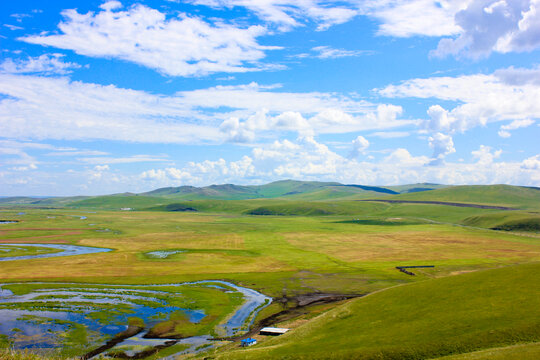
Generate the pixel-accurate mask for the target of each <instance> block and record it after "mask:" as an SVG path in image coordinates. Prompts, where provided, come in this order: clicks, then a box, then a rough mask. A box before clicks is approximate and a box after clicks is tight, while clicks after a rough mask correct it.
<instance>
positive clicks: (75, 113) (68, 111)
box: [0, 74, 219, 143]
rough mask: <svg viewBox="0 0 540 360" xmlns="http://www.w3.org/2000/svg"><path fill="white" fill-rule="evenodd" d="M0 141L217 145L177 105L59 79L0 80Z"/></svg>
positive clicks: (211, 132) (213, 135) (215, 135)
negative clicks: (54, 140) (0, 126)
mask: <svg viewBox="0 0 540 360" xmlns="http://www.w3.org/2000/svg"><path fill="white" fill-rule="evenodd" d="M0 93H2V94H5V95H7V96H8V98H4V99H2V100H1V101H0V122H1V123H2V124H3V126H2V127H3V128H2V136H4V137H9V138H14V139H28V138H30V139H70V140H77V139H105V140H120V141H136V142H162V143H185V142H200V141H208V140H217V139H219V132H218V131H217V129H214V128H213V127H211V126H205V125H197V124H193V123H190V122H188V121H185V120H184V119H183V116H188V115H190V114H191V113H190V111H189V109H188V108H186V107H185V106H184V105H183V104H182V101H181V99H178V98H174V97H165V96H159V95H150V94H148V93H145V92H143V91H135V90H128V89H121V88H117V87H115V86H112V85H109V86H102V85H96V84H86V83H82V82H70V81H69V80H67V79H65V78H46V77H36V76H17V75H1V74H0Z"/></svg>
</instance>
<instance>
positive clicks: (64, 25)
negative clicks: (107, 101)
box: [20, 1, 277, 76]
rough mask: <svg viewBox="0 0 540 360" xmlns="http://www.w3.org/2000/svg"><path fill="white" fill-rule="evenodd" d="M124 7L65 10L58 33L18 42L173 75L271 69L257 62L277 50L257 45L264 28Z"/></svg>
mask: <svg viewBox="0 0 540 360" xmlns="http://www.w3.org/2000/svg"><path fill="white" fill-rule="evenodd" d="M120 7H121V4H120V3H119V2H118V1H111V2H107V3H105V4H103V5H102V6H101V8H102V11H99V12H95V13H94V12H88V13H86V14H80V13H78V12H77V10H74V9H70V10H64V11H63V12H62V16H63V17H64V21H63V22H61V23H60V24H59V25H58V28H59V30H60V33H59V34H52V35H48V34H40V35H33V36H26V37H22V38H20V40H23V41H26V42H28V43H31V44H38V45H44V46H52V47H56V48H60V49H69V50H73V51H75V52H76V53H77V54H81V55H86V56H91V57H105V58H117V59H121V60H126V61H130V62H134V63H136V64H139V65H142V66H145V67H148V68H151V69H155V70H157V71H159V72H161V73H163V74H166V75H171V76H201V75H206V74H211V73H216V72H247V71H257V70H261V69H263V68H268V65H261V64H260V63H258V62H259V60H261V59H262V58H264V57H265V51H267V50H272V49H277V48H276V47H270V46H262V45H260V44H258V43H257V38H258V37H259V36H262V35H265V34H266V33H267V29H266V28H264V27H263V26H258V25H254V26H248V27H238V26H235V25H230V24H225V23H223V22H217V23H216V24H210V23H208V22H206V21H204V20H202V19H200V18H197V17H190V16H188V15H186V14H180V15H178V16H176V17H172V18H167V16H166V14H164V13H161V12H159V11H158V10H155V9H152V8H149V7H147V6H145V5H140V4H138V5H134V6H132V7H130V8H128V9H126V10H124V11H121V10H119V9H120Z"/></svg>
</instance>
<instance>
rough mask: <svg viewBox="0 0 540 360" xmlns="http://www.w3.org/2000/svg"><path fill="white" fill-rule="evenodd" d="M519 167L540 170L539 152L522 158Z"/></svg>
mask: <svg viewBox="0 0 540 360" xmlns="http://www.w3.org/2000/svg"><path fill="white" fill-rule="evenodd" d="M521 168H523V169H527V170H540V154H538V155H535V156H531V157H530V158H527V159H525V160H523V162H522V163H521Z"/></svg>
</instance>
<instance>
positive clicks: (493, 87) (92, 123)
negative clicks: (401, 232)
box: [0, 0, 540, 196]
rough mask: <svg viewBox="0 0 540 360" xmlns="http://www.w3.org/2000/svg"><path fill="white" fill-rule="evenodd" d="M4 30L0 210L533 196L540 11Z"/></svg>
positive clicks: (193, 17) (5, 20)
mask: <svg viewBox="0 0 540 360" xmlns="http://www.w3.org/2000/svg"><path fill="white" fill-rule="evenodd" d="M75 6H76V7H75ZM0 17H1V18H0V44H1V45H0V47H1V50H2V51H1V53H0V189H1V191H0V195H4V196H7V195H41V196H43V195H76V194H87V195H94V194H108V193H115V192H125V191H130V192H142V191H147V190H151V189H154V188H157V187H163V186H180V185H195V186H203V185H209V184H221V183H236V184H260V183H266V182H270V181H274V180H280V179H298V180H318V181H339V182H343V183H356V184H366V185H396V184H405V183H416V182H435V183H444V184H493V183H507V184H514V185H528V186H540V145H539V140H538V139H539V138H540V121H539V119H540V58H539V55H540V0H515V1H510V0H506V1H505V0H452V1H442V0H441V1H432V0H379V1H375V0H342V1H326V0H324V1H323V0H294V1H293V0H177V1H174V0H152V1H143V0H141V1H105V2H104V1H77V2H73V1H61V0H55V1H47V2H43V1H25V0H20V1H17V2H14V1H10V2H8V1H4V2H1V3H0Z"/></svg>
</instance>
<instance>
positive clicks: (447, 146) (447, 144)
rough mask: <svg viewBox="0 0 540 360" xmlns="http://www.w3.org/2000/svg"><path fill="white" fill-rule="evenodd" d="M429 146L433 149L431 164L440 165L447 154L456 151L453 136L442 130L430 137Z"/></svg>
mask: <svg viewBox="0 0 540 360" xmlns="http://www.w3.org/2000/svg"><path fill="white" fill-rule="evenodd" d="M429 146H430V147H431V148H432V149H433V159H432V161H431V163H430V165H440V164H442V162H443V161H444V158H445V157H446V156H447V155H449V154H452V153H455V152H456V149H455V148H454V141H453V139H452V137H451V136H449V135H445V134H443V133H440V132H438V133H435V134H434V135H433V136H431V137H430V138H429Z"/></svg>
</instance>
